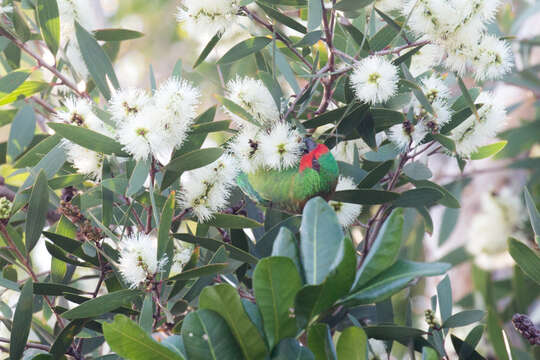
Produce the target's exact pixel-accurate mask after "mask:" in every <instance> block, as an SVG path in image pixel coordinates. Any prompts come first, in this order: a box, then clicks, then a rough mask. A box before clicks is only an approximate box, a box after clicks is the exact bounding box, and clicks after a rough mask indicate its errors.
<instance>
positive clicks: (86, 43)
mask: <svg viewBox="0 0 540 360" xmlns="http://www.w3.org/2000/svg"><path fill="white" fill-rule="evenodd" d="M75 33H76V36H77V42H78V43H79V48H80V49H81V55H82V58H83V60H84V63H85V64H86V67H87V68H88V72H89V73H90V76H92V79H94V82H95V83H96V86H97V87H98V89H99V91H100V92H101V93H102V94H103V96H104V97H105V99H107V100H109V99H110V98H111V89H109V85H108V83H107V79H108V80H109V81H110V82H111V84H112V85H113V86H114V87H115V89H118V88H120V84H119V83H118V79H117V78H116V74H115V72H114V68H113V66H112V63H111V60H110V59H109V57H108V56H107V54H106V53H105V51H103V49H102V48H101V46H99V44H98V43H97V41H96V39H95V38H94V37H93V36H92V35H91V34H90V33H89V32H88V31H86V30H85V29H84V28H83V27H82V26H81V25H80V24H79V23H78V22H75Z"/></svg>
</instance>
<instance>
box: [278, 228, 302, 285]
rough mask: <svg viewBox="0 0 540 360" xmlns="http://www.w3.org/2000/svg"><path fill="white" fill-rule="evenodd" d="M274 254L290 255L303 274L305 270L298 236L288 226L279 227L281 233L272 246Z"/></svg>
mask: <svg viewBox="0 0 540 360" xmlns="http://www.w3.org/2000/svg"><path fill="white" fill-rule="evenodd" d="M272 256H285V257H288V258H289V259H291V260H292V261H293V263H294V265H296V268H297V270H298V273H300V276H302V274H301V272H303V271H304V270H303V269H302V266H301V265H300V252H299V250H298V245H297V241H296V237H295V236H294V234H293V233H292V232H291V230H289V229H287V228H286V227H282V228H281V229H279V233H278V235H277V237H276V240H275V241H274V246H273V247H272Z"/></svg>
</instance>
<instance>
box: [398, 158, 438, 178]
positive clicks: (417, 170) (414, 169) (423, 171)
mask: <svg viewBox="0 0 540 360" xmlns="http://www.w3.org/2000/svg"><path fill="white" fill-rule="evenodd" d="M403 172H404V173H405V175H407V176H408V177H410V178H411V179H413V180H427V179H429V178H431V177H432V176H433V174H432V173H431V170H429V168H428V167H427V166H426V165H424V164H422V163H421V162H419V161H413V162H410V163H408V164H407V165H405V166H404V167H403Z"/></svg>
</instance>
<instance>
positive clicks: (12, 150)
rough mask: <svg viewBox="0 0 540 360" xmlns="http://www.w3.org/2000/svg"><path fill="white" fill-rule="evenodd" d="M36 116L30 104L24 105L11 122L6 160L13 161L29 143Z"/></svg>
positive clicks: (32, 135) (32, 136)
mask: <svg viewBox="0 0 540 360" xmlns="http://www.w3.org/2000/svg"><path fill="white" fill-rule="evenodd" d="M35 128H36V117H35V115H34V109H33V108H32V106H31V105H24V106H23V107H22V108H21V109H20V110H19V112H17V115H15V118H14V119H13V122H12V123H11V128H10V132H9V139H8V144H7V152H6V156H7V160H8V161H11V162H12V161H13V160H15V159H16V158H17V157H18V156H19V155H21V154H22V153H23V151H24V150H25V149H26V148H27V147H28V146H29V145H30V143H31V142H32V139H33V138H34V131H35Z"/></svg>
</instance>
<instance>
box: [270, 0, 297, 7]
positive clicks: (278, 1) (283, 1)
mask: <svg viewBox="0 0 540 360" xmlns="http://www.w3.org/2000/svg"><path fill="white" fill-rule="evenodd" d="M260 1H262V2H265V3H268V4H273V5H287V6H296V7H298V6H306V4H307V0H260Z"/></svg>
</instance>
